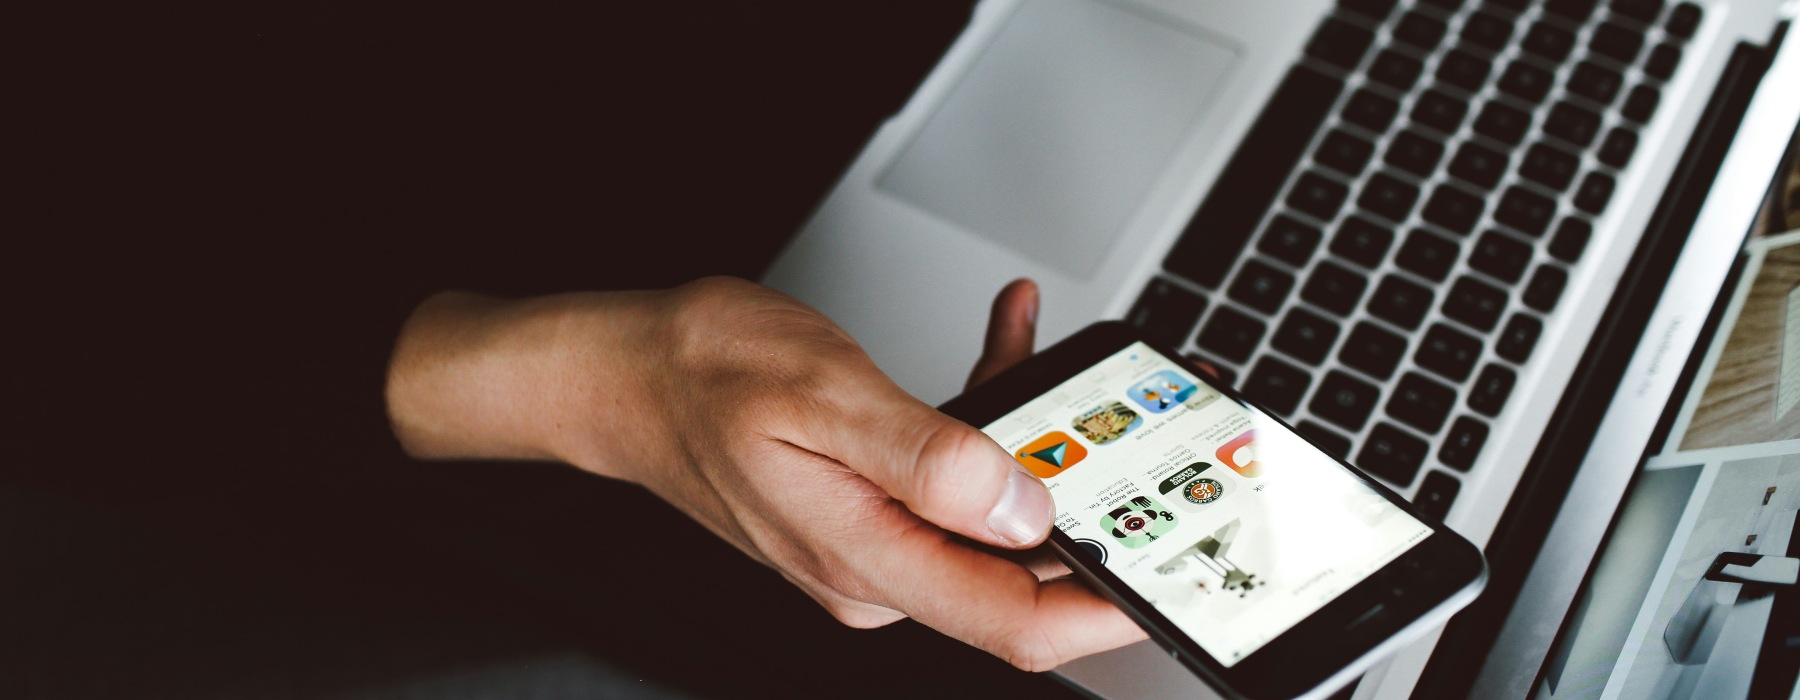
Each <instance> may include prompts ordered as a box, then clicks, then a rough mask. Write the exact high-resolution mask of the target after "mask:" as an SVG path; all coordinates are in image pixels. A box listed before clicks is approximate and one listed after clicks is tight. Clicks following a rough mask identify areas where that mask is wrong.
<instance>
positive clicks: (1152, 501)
mask: <svg viewBox="0 0 1800 700" xmlns="http://www.w3.org/2000/svg"><path fill="white" fill-rule="evenodd" d="M941 408H942V410H943V411H944V412H945V413H948V414H949V415H951V416H954V417H956V418H959V419H961V420H963V421H965V422H967V423H969V424H971V425H974V426H976V427H978V428H981V429H982V431H983V432H985V433H987V434H988V436H990V437H992V438H993V439H994V440H995V441H997V442H999V443H1000V444H1001V445H1002V446H1003V447H1005V448H1006V449H1007V450H1008V451H1010V452H1011V453H1012V454H1013V456H1014V457H1015V458H1016V459H1018V461H1019V463H1020V465H1022V466H1023V467H1024V468H1025V469H1026V470H1028V471H1030V472H1031V473H1032V474H1035V475H1037V476H1038V477H1039V478H1041V479H1043V480H1044V484H1045V486H1047V487H1049V489H1050V494H1051V497H1052V499H1053V500H1054V501H1055V504H1056V511H1057V513H1056V521H1055V524H1056V527H1055V529H1054V530H1053V531H1052V532H1051V533H1050V542H1049V546H1051V547H1052V548H1054V549H1055V551H1056V553H1057V555H1058V556H1060V557H1061V558H1062V560H1063V561H1064V562H1065V563H1067V564H1068V566H1069V568H1070V569H1071V570H1073V571H1074V572H1075V574H1076V575H1078V576H1080V577H1081V578H1083V579H1084V580H1086V581H1087V582H1088V584H1089V585H1091V586H1093V587H1094V589H1095V590H1097V591H1099V592H1100V593H1101V594H1102V595H1105V596H1106V597H1108V598H1110V599H1112V600H1113V601H1114V602H1115V603H1117V604H1118V605H1119V607H1121V608H1123V609H1124V610H1125V612H1126V613H1127V614H1128V615H1130V616H1131V617H1132V618H1133V619H1135V620H1136V621H1137V623H1138V624H1139V625H1142V626H1143V628H1144V630H1145V631H1147V632H1148V633H1149V635H1150V638H1151V639H1153V640H1156V642H1157V643H1159V644H1161V645H1162V646H1163V648H1164V649H1166V650H1167V651H1168V652H1169V653H1170V654H1171V655H1172V656H1174V658H1175V659H1176V660H1178V661H1180V662H1181V663H1182V664H1184V665H1186V666H1187V667H1188V668H1189V669H1191V670H1192V671H1193V672H1194V673H1195V674H1196V675H1198V676H1199V677H1200V678H1201V679H1202V680H1204V681H1206V682H1207V683H1208V684H1210V685H1211V686H1213V687H1214V688H1216V689H1218V690H1219V691H1220V692H1221V693H1223V694H1224V695H1226V696H1227V697H1232V698H1252V699H1257V700H1260V699H1263V698H1297V697H1316V696H1323V695H1325V694H1327V693H1330V692H1332V691H1333V690H1335V689H1337V688H1338V687H1340V686H1342V685H1344V684H1345V683H1348V682H1349V681H1350V680H1352V679H1354V678H1356V677H1357V676H1358V675H1360V674H1361V673H1362V671H1364V670H1365V669H1366V668H1367V667H1368V666H1369V665H1371V664H1373V663H1374V662H1376V661H1378V660H1380V659H1381V658H1382V657H1383V656H1385V655H1386V654H1388V653H1391V652H1392V651H1396V650H1398V649H1399V648H1400V646H1401V645H1403V644H1404V643H1406V642H1407V641H1410V640H1411V639H1412V638H1415V637H1417V636H1419V635H1421V634H1423V633H1424V632H1426V631H1428V630H1430V629H1431V628H1432V627H1434V626H1436V625H1438V624H1442V623H1443V622H1445V621H1446V620H1448V619H1449V617H1450V615H1451V614H1452V613H1454V612H1456V611H1457V610H1459V609H1461V608H1462V607H1463V606H1466V605H1468V604H1469V603H1470V602H1471V601H1473V600H1474V599H1475V596H1476V595H1477V594H1478V593H1479V592H1480V591H1481V589H1482V586H1483V585H1484V584H1485V583H1486V580H1487V565H1486V562H1485V561H1484V560H1483V559H1482V556H1481V551H1480V550H1479V549H1477V548H1476V547H1475V546H1474V545H1472V544H1470V543H1469V541H1468V540H1465V539H1463V538H1462V537H1460V536H1458V535H1457V534H1456V533H1454V532H1451V531H1450V530H1449V529H1447V528H1445V527H1444V526H1443V524H1442V523H1439V522H1436V521H1435V520H1434V519H1432V518H1431V517H1429V516H1426V515H1422V514H1421V513H1420V512H1419V511H1418V510H1416V509H1414V508H1413V507H1412V506H1411V505H1410V504H1408V503H1407V502H1406V501H1405V500H1404V499H1402V498H1401V497H1400V496H1399V495H1398V494H1395V493H1394V492H1393V491H1391V490H1389V489H1388V488H1386V487H1384V486H1382V485H1381V484H1380V483H1377V482H1376V481H1375V480H1374V479H1371V478H1369V477H1368V476H1367V475H1365V474H1363V473H1362V472H1361V471H1358V470H1357V469H1356V468H1355V467H1354V466H1351V465H1349V464H1346V463H1345V462H1343V461H1341V460H1339V459H1337V458H1336V457H1333V456H1331V455H1330V454H1329V453H1327V452H1326V451H1325V450H1323V449H1320V448H1319V447H1318V446H1316V445H1314V444H1312V443H1311V442H1310V441H1308V440H1307V439H1306V438H1305V437H1303V436H1301V435H1300V434H1299V433H1298V432H1296V431H1295V430H1294V429H1293V428H1292V427H1291V426H1289V425H1288V424H1287V423H1285V422H1283V421H1282V420H1281V419H1280V418H1278V417H1276V416H1275V415H1273V414H1271V413H1270V412H1269V411H1265V410H1263V409H1261V408H1259V407H1257V406H1256V405H1255V404H1254V403H1251V402H1250V401H1248V400H1246V399H1245V398H1244V397H1243V396H1240V395H1239V394H1238V393H1237V392H1235V391H1233V390H1232V389H1231V388H1230V387H1227V386H1224V385H1223V384H1221V383H1218V382H1217V381H1215V380H1214V379H1212V378H1211V377H1210V376H1209V375H1207V374H1205V373H1203V372H1199V371H1197V369H1196V368H1195V366H1194V365H1192V364H1190V363H1188V362H1186V361H1184V360H1182V359H1180V356H1179V355H1176V354H1174V353H1172V352H1170V351H1168V350H1166V349H1163V348H1159V347H1157V346H1156V345H1155V344H1153V343H1150V342H1148V341H1146V340H1145V339H1144V338H1142V337H1141V336H1140V335H1139V334H1138V333H1137V331H1135V330H1134V329H1132V328H1131V327H1130V326H1127V325H1124V324H1122V323H1116V322H1107V323H1100V324H1096V325H1093V326H1090V327H1088V328H1087V329H1085V330H1083V331H1081V332H1080V333H1077V334H1076V335H1074V336H1072V337H1070V338H1069V339H1067V340H1064V341H1063V342H1061V343H1058V344H1057V345H1056V346H1055V347H1052V348H1050V349H1048V350H1046V351H1044V352H1042V353H1039V354H1038V355H1037V356H1035V357H1033V358H1031V359H1029V360H1027V361H1025V362H1023V363H1021V364H1020V365H1018V366H1017V367H1014V368H1013V369H1011V370H1008V371H1007V372H1005V373H1003V374H1001V375H1000V376H999V377H996V378H994V379H993V380H990V381H989V382H987V383H986V384H983V385H982V386H980V387H977V388H976V389H974V390H973V391H971V392H969V393H967V394H964V395H963V396H960V397H957V398H956V399H954V400H952V401H950V402H949V403H947V404H945V405H944V406H942V407H941Z"/></svg>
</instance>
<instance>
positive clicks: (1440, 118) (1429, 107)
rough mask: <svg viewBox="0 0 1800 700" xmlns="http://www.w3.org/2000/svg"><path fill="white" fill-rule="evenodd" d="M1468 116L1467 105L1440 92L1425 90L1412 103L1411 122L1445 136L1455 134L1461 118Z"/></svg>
mask: <svg viewBox="0 0 1800 700" xmlns="http://www.w3.org/2000/svg"><path fill="white" fill-rule="evenodd" d="M1467 116H1469V103H1467V102H1464V101H1462V100H1460V99H1457V98H1455V97H1451V96H1449V95H1447V94H1445V93H1444V92H1443V91H1441V90H1426V91H1425V94H1422V95H1419V100H1418V101H1417V102H1414V103H1413V111H1412V118H1413V121H1415V122H1418V123H1420V124H1423V125H1425V126H1428V127H1431V128H1433V129H1437V130H1438V131H1441V132H1444V133H1446V134H1454V133H1456V128H1457V127H1459V126H1462V121H1463V117H1467Z"/></svg>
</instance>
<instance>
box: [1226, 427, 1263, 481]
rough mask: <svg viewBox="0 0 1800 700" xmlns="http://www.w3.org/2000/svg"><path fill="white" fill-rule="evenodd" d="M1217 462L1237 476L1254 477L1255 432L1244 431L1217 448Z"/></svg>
mask: <svg viewBox="0 0 1800 700" xmlns="http://www.w3.org/2000/svg"><path fill="white" fill-rule="evenodd" d="M1218 457H1219V461H1221V462H1224V463H1225V466H1227V467H1231V470H1232V471H1234V472H1237V473H1238V475H1239V476H1256V475H1257V471H1258V470H1257V468H1256V431H1254V430H1246V431H1244V434H1243V435H1239V436H1237V437H1235V438H1232V439H1231V442H1227V443H1225V446H1224V447H1220V448H1219V453H1218Z"/></svg>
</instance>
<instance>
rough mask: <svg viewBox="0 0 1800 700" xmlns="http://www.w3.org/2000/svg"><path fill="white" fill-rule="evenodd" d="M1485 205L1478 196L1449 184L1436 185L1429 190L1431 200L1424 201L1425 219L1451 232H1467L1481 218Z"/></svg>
mask: <svg viewBox="0 0 1800 700" xmlns="http://www.w3.org/2000/svg"><path fill="white" fill-rule="evenodd" d="M1486 206H1487V205H1486V204H1484V203H1482V201H1481V198H1480V197H1476V196H1475V195H1472V194H1469V193H1467V192H1464V191H1462V190H1459V189H1457V188H1455V187H1451V186H1449V185H1438V186H1437V189H1435V190H1432V192H1431V201H1428V202H1426V203H1425V220H1426V221H1429V222H1431V223H1434V224H1437V225H1439V226H1442V227H1444V228H1446V229H1448V230H1450V231H1451V232H1452V233H1468V232H1470V231H1473V230H1475V222H1476V221H1480V220H1481V211H1482V209H1483V208H1484V207H1486Z"/></svg>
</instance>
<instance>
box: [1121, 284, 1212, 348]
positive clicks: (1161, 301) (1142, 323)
mask: <svg viewBox="0 0 1800 700" xmlns="http://www.w3.org/2000/svg"><path fill="white" fill-rule="evenodd" d="M1205 310H1206V299H1204V298H1202V297H1201V296H1200V295H1198V294H1195V293H1193V292H1190V291H1187V290H1185V289H1182V288H1181V287H1178V286H1176V285H1175V284H1173V283H1171V282H1169V281H1168V280H1165V279H1161V278H1158V279H1153V280H1150V285H1149V286H1147V287H1145V288H1144V292H1143V293H1142V294H1139V295H1138V300H1137V303H1136V304H1133V305H1132V307H1131V313H1128V314H1126V315H1125V318H1126V319H1128V320H1130V322H1131V325H1132V326H1135V327H1136V328H1137V329H1138V330H1140V331H1143V333H1144V336H1145V337H1147V338H1149V339H1150V340H1151V341H1153V342H1156V343H1161V344H1163V345H1167V346H1169V347H1181V345H1182V343H1184V342H1186V341H1187V339H1188V333H1190V332H1192V331H1193V329H1194V326H1195V325H1196V324H1198V323H1199V322H1200V313H1201V312H1203V311H1205Z"/></svg>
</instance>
